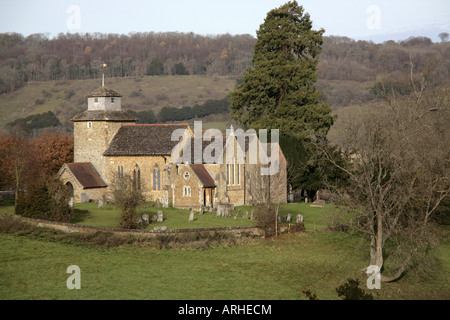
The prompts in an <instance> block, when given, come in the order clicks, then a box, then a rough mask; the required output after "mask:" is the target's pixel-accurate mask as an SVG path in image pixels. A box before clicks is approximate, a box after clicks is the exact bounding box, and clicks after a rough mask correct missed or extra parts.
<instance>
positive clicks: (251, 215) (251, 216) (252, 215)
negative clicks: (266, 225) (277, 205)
mask: <svg viewBox="0 0 450 320" xmlns="http://www.w3.org/2000/svg"><path fill="white" fill-rule="evenodd" d="M250 219H251V220H254V219H255V209H252V213H251V214H250Z"/></svg>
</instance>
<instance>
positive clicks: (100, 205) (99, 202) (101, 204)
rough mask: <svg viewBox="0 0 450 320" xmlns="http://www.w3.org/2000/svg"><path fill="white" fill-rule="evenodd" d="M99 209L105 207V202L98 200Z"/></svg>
mask: <svg viewBox="0 0 450 320" xmlns="http://www.w3.org/2000/svg"><path fill="white" fill-rule="evenodd" d="M98 207H99V208H101V207H103V201H102V200H98Z"/></svg>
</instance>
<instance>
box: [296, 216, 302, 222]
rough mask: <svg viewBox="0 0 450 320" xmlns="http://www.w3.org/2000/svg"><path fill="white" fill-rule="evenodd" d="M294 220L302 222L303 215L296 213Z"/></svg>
mask: <svg viewBox="0 0 450 320" xmlns="http://www.w3.org/2000/svg"><path fill="white" fill-rule="evenodd" d="M296 222H297V223H300V222H303V215H301V214H298V215H297V220H296Z"/></svg>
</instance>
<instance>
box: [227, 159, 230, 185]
mask: <svg viewBox="0 0 450 320" xmlns="http://www.w3.org/2000/svg"><path fill="white" fill-rule="evenodd" d="M227 184H230V165H229V164H227Z"/></svg>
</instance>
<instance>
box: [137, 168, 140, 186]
mask: <svg viewBox="0 0 450 320" xmlns="http://www.w3.org/2000/svg"><path fill="white" fill-rule="evenodd" d="M137 189H138V190H141V169H138V171H137Z"/></svg>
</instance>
